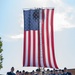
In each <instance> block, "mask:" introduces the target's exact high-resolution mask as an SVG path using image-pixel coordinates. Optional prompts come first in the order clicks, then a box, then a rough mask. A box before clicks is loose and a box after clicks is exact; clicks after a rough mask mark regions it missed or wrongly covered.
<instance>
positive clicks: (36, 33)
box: [35, 31, 38, 67]
mask: <svg viewBox="0 0 75 75" xmlns="http://www.w3.org/2000/svg"><path fill="white" fill-rule="evenodd" d="M35 36H36V39H35V41H36V43H35V52H36V53H35V57H36V58H35V64H36V66H37V67H38V31H36V32H35Z"/></svg>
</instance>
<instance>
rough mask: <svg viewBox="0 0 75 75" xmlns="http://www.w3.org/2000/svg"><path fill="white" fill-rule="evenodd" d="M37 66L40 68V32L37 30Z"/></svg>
mask: <svg viewBox="0 0 75 75" xmlns="http://www.w3.org/2000/svg"><path fill="white" fill-rule="evenodd" d="M38 66H39V67H40V66H41V64H40V31H39V30H38Z"/></svg>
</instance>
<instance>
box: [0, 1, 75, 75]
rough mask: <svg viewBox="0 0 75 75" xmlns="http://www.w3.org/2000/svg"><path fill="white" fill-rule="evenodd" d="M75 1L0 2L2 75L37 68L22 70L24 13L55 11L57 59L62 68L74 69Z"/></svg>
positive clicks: (0, 71) (30, 69)
mask: <svg viewBox="0 0 75 75" xmlns="http://www.w3.org/2000/svg"><path fill="white" fill-rule="evenodd" d="M74 3H75V0H27V1H25V0H12V1H10V0H0V37H1V38H2V41H3V47H2V48H3V53H2V54H3V57H4V60H3V68H2V69H1V70H0V73H2V74H4V73H6V72H7V71H10V68H11V67H12V66H14V67H15V71H16V70H17V69H19V70H23V69H25V70H29V71H32V70H33V69H34V70H35V69H36V68H27V67H25V68H23V67H22V53H23V9H24V8H34V7H36V8H37V7H54V8H55V12H54V36H55V37H54V38H55V39H54V40H55V55H56V59H57V64H58V66H59V68H64V67H65V66H66V67H67V68H75V60H74V57H75V46H74V45H75V4H74Z"/></svg>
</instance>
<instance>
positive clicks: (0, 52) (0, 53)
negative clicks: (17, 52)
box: [0, 37, 3, 69]
mask: <svg viewBox="0 0 75 75" xmlns="http://www.w3.org/2000/svg"><path fill="white" fill-rule="evenodd" d="M2 45H3V44H2V41H1V37H0V69H1V68H2V67H3V66H2V62H3V56H2V51H3V49H2Z"/></svg>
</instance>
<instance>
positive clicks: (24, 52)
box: [23, 32, 26, 66]
mask: <svg viewBox="0 0 75 75" xmlns="http://www.w3.org/2000/svg"><path fill="white" fill-rule="evenodd" d="M23 47H24V51H23V66H25V58H26V55H25V54H26V49H25V48H26V32H24V46H23Z"/></svg>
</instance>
